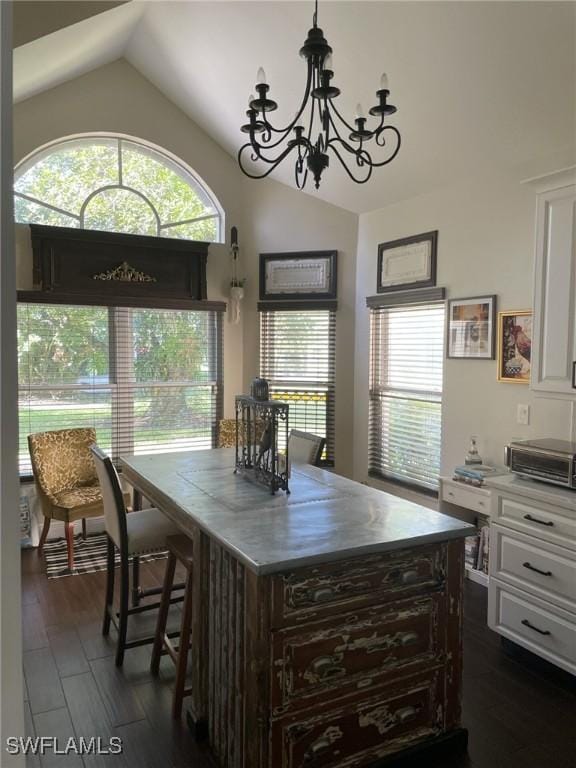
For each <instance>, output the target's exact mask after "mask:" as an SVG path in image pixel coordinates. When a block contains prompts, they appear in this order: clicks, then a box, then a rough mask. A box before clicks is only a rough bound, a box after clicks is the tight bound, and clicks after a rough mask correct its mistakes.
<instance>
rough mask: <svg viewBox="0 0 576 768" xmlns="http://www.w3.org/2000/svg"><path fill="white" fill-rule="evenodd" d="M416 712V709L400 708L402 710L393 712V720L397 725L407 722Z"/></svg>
mask: <svg viewBox="0 0 576 768" xmlns="http://www.w3.org/2000/svg"><path fill="white" fill-rule="evenodd" d="M417 712H418V710H417V709H416V707H402V709H397V710H396V712H394V719H395V720H396V722H397V723H405V722H406V721H407V720H411V719H412V718H413V717H414V715H416V714H417Z"/></svg>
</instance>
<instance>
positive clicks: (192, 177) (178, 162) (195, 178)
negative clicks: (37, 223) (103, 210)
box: [14, 132, 226, 243]
mask: <svg viewBox="0 0 576 768" xmlns="http://www.w3.org/2000/svg"><path fill="white" fill-rule="evenodd" d="M90 139H94V140H95V141H97V140H108V141H116V142H117V157H118V164H117V169H118V180H119V183H118V184H102V186H100V187H98V188H97V189H95V190H92V192H90V193H89V194H88V196H87V197H86V198H85V199H84V200H83V202H82V205H81V207H80V213H79V214H75V213H72V212H71V211H67V210H65V209H63V208H59V207H58V206H55V205H53V204H51V203H49V202H45V201H43V200H39V199H38V198H35V197H33V196H31V195H27V194H25V193H22V192H17V191H16V190H15V189H14V197H18V198H21V199H23V200H27V201H28V202H31V203H33V204H34V205H40V206H42V207H44V208H47V209H49V210H51V211H54V212H55V213H59V214H61V215H63V216H66V217H68V218H69V219H72V220H74V221H77V222H78V229H85V226H84V221H85V213H86V208H87V206H88V204H89V203H90V202H91V201H92V200H93V199H94V198H95V197H96V196H97V195H98V194H100V193H102V192H104V191H106V190H111V189H122V190H126V191H128V192H131V193H133V194H135V195H137V196H138V197H140V198H141V199H143V200H144V201H145V202H146V203H147V205H148V206H149V207H150V209H151V210H152V212H153V214H154V218H155V221H156V233H155V234H154V235H151V236H152V237H163V236H166V235H163V232H164V233H168V232H169V230H170V229H171V228H174V227H177V226H181V225H184V224H191V223H196V222H199V221H205V220H207V219H216V222H217V234H216V238H215V239H214V240H213V241H211V242H214V243H223V242H225V237H224V235H225V231H226V229H225V215H224V209H223V207H222V205H221V204H220V201H219V200H218V198H217V197H216V195H215V194H214V192H213V191H212V189H211V188H210V187H209V185H208V184H206V182H205V181H204V179H202V178H201V177H200V176H199V175H198V174H197V173H196V172H195V171H194V170H193V169H192V168H191V167H190V166H189V165H187V164H186V163H185V162H184V161H183V160H182V159H181V158H179V157H177V156H176V155H174V154H173V153H171V152H169V151H168V150H166V149H164V148H163V147H159V146H158V145H156V144H153V143H152V142H149V141H146V140H145V139H140V138H137V137H134V136H130V135H127V134H122V133H108V132H89V133H80V134H71V135H69V136H63V137H61V138H59V139H55V140H54V141H50V142H47V143H46V144H43V145H42V146H40V147H37V148H36V149H35V150H33V151H32V152H30V153H28V154H27V155H26V156H25V157H23V158H22V159H21V160H20V161H19V162H18V163H16V165H15V168H14V179H15V181H16V180H17V178H18V177H19V175H21V174H22V173H25V172H26V171H27V170H28V169H29V168H31V167H33V165H34V163H35V162H36V161H38V160H40V159H42V157H43V156H45V155H48V154H50V150H52V151H55V150H57V149H58V148H60V147H62V146H64V145H65V144H68V143H72V142H74V141H79V140H81V141H84V140H90ZM122 142H128V143H130V144H134V145H136V146H140V147H142V148H144V149H145V150H148V151H150V152H152V153H154V154H156V155H158V156H159V159H162V160H164V162H165V164H166V166H168V167H171V166H175V168H176V169H177V171H176V172H180V173H181V174H182V177H183V179H184V180H185V181H187V183H189V185H190V186H191V187H195V186H196V187H199V188H200V189H201V190H202V192H203V193H204V194H205V195H206V197H208V199H209V200H210V203H211V204H212V206H213V207H214V210H215V211H216V212H215V213H214V214H206V215H202V216H198V217H193V218H190V219H183V220H181V221H174V222H168V223H164V224H163V223H162V220H161V217H160V215H159V213H158V211H157V210H156V207H155V205H154V203H153V202H152V200H150V198H149V197H148V196H147V195H146V193H145V191H142V190H141V189H137V188H136V187H133V186H130V185H126V184H124V183H123V176H122ZM186 177H189V180H188V179H187V178H186ZM17 223H21V224H27V223H28V224H29V223H34V222H17ZM107 231H111V232H113V231H116V230H107ZM149 236H150V235H149ZM178 239H181V240H189V239H190V238H178Z"/></svg>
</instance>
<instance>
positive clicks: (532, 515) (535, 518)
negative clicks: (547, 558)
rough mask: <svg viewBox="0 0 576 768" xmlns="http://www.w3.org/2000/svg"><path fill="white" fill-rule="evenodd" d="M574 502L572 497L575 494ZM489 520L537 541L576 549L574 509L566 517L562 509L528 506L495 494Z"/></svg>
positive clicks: (516, 499) (566, 513)
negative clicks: (529, 535)
mask: <svg viewBox="0 0 576 768" xmlns="http://www.w3.org/2000/svg"><path fill="white" fill-rule="evenodd" d="M575 502H576V495H575ZM494 506H495V509H494V511H493V521H494V522H495V523H499V524H500V525H506V526H507V527H509V528H514V529H515V530H517V531H521V532H523V533H530V534H532V535H533V536H537V537H538V538H539V539H543V540H544V541H549V542H551V543H552V544H559V545H560V546H562V547H568V548H570V549H574V550H576V510H575V511H574V514H572V515H571V514H570V512H569V511H568V510H564V509H563V508H562V507H549V506H547V505H543V504H531V503H530V502H529V501H524V500H522V501H519V500H518V497H516V498H515V499H510V498H507V497H506V496H500V495H498V496H497V498H496V503H495V505H494Z"/></svg>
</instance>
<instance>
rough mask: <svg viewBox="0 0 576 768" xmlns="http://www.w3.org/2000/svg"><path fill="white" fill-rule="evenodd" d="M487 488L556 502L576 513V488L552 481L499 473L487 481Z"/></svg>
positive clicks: (547, 502)
mask: <svg viewBox="0 0 576 768" xmlns="http://www.w3.org/2000/svg"><path fill="white" fill-rule="evenodd" d="M485 487H486V488H494V489H495V490H500V491H506V492H508V493H517V494H518V495H519V496H526V497H528V498H530V499H532V500H533V501H542V502H544V503H546V504H555V505H556V506H559V507H564V508H565V509H568V510H570V511H571V512H574V513H576V490H573V491H571V490H569V489H568V488H561V487H560V486H557V485H552V484H551V483H542V482H540V481H539V480H529V479H524V478H522V477H518V475H514V474H509V475H499V476H498V477H493V478H491V479H490V480H487V481H486V485H485Z"/></svg>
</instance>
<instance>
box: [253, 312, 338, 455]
mask: <svg viewBox="0 0 576 768" xmlns="http://www.w3.org/2000/svg"><path fill="white" fill-rule="evenodd" d="M336 306H337V305H336V303H335V302H330V303H328V302H326V303H325V304H324V305H323V304H322V303H321V302H309V303H302V304H298V303H288V302H287V303H286V304H285V305H283V306H281V305H279V304H278V303H272V302H260V303H259V306H258V313H259V316H260V317H259V321H260V322H259V328H260V331H259V333H260V375H261V376H262V377H263V378H266V379H267V380H268V382H269V385H270V390H271V391H273V390H280V391H286V390H288V391H290V390H294V392H296V393H298V392H301V393H306V392H311V391H313V390H314V389H315V388H320V389H322V390H325V391H326V417H325V418H326V435H325V436H324V437H325V438H326V446H325V456H324V458H323V459H322V460H321V461H320V464H321V466H328V467H333V466H334V464H335V448H336V446H335V442H336V440H335V437H336V434H335V433H336V321H337V315H336ZM296 311H297V312H311V313H313V312H327V313H328V363H327V368H328V381H320V380H316V381H313V380H310V379H309V380H298V379H282V378H276V379H275V378H274V377H272V376H271V375H270V373H269V370H270V365H271V363H270V360H269V359H268V360H267V359H266V357H267V355H268V358H269V357H270V354H269V352H268V350H267V345H269V344H270V339H271V338H272V335H271V334H270V332H269V331H268V333H267V338H265V337H264V334H263V325H264V324H265V323H266V322H268V323H270V324H272V323H273V320H274V315H276V314H278V313H281V312H296ZM266 315H270V316H271V318H270V320H267V319H266V317H265V316H266ZM272 334H273V329H272ZM272 346H273V345H272ZM288 418H289V423H290V414H289V417H288ZM290 428H291V429H293V428H298V429H305V427H303V426H302V425H298V426H297V427H296V426H295V425H294V424H293V423H291V424H290Z"/></svg>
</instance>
